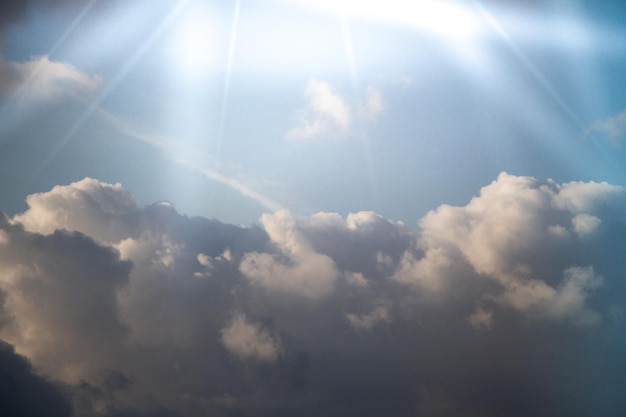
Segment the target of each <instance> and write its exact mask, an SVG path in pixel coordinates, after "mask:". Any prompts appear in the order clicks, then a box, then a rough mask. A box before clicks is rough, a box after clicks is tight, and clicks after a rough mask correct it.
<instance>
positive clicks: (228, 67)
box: [215, 0, 241, 169]
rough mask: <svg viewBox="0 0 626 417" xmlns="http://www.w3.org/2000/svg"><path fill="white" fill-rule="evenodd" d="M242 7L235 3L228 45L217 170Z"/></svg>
mask: <svg viewBox="0 0 626 417" xmlns="http://www.w3.org/2000/svg"><path fill="white" fill-rule="evenodd" d="M240 7H241V1H240V0H237V1H236V2H235V11H234V13H233V21H232V24H231V31H230V43H229V45H228V62H227V64H226V80H225V81H224V89H223V91H222V105H221V109H220V120H219V126H218V131H217V142H216V150H215V163H216V169H219V164H220V155H221V152H222V141H223V139H224V126H225V123H226V113H227V111H228V97H229V95H230V79H231V77H232V72H233V60H234V57H235V50H236V47H237V29H238V26H239V14H240Z"/></svg>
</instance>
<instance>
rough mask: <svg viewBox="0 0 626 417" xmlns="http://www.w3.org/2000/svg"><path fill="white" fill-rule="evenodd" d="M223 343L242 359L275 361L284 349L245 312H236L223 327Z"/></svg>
mask: <svg viewBox="0 0 626 417" xmlns="http://www.w3.org/2000/svg"><path fill="white" fill-rule="evenodd" d="M221 340H222V343H223V344H224V347H225V348H226V349H227V350H228V351H229V352H230V353H232V354H233V355H235V356H237V357H238V358H240V359H257V360H261V361H267V362H273V361H275V360H276V359H277V358H278V356H279V355H280V353H281V351H282V347H281V345H280V343H279V342H278V341H277V340H276V338H274V337H272V336H271V335H270V333H269V332H268V331H266V330H264V329H262V328H261V326H260V325H259V324H257V323H251V322H249V321H248V319H247V318H246V316H245V315H244V314H241V313H239V314H235V316H234V317H233V318H232V320H231V321H230V322H229V323H228V325H227V326H226V327H224V328H223V329H222V338H221Z"/></svg>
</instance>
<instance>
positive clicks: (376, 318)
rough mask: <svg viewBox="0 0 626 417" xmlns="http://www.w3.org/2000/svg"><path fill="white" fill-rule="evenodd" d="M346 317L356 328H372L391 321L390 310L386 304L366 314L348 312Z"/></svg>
mask: <svg viewBox="0 0 626 417" xmlns="http://www.w3.org/2000/svg"><path fill="white" fill-rule="evenodd" d="M346 318H347V319H348V321H349V322H350V325H352V326H353V327H354V328H356V329H360V330H370V329H371V328H372V327H374V326H376V325H378V324H381V323H386V322H389V321H391V317H390V315H389V310H388V308H386V307H385V306H380V307H376V308H375V309H373V310H372V311H370V312H369V313H366V314H361V315H358V314H346Z"/></svg>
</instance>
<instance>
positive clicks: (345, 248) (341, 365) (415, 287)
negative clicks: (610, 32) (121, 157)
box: [0, 173, 626, 417]
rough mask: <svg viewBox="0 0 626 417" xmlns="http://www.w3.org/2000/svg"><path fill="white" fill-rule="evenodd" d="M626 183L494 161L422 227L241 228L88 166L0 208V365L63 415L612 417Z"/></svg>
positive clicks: (275, 220) (328, 221) (384, 222)
mask: <svg viewBox="0 0 626 417" xmlns="http://www.w3.org/2000/svg"><path fill="white" fill-rule="evenodd" d="M625 197H626V190H624V189H623V188H621V187H617V186H613V185H610V184H606V183H595V182H570V183H564V184H558V183H555V182H554V181H551V180H548V181H546V182H541V181H538V180H536V179H534V178H530V177H520V176H514V175H509V174H506V173H503V174H501V175H500V176H499V177H498V178H497V179H496V180H495V181H493V182H492V183H491V184H489V185H487V186H485V187H483V188H482V189H481V190H480V192H479V194H477V195H476V196H475V197H474V198H473V199H472V200H471V201H470V202H468V203H467V204H466V205H465V206H448V205H443V206H440V207H438V208H437V209H435V210H433V211H431V212H430V213H428V214H427V215H426V216H424V217H423V218H422V219H421V220H419V222H418V224H419V228H418V229H417V230H414V229H411V228H409V227H407V226H405V225H403V224H401V223H396V222H393V221H390V220H388V219H385V218H384V217H382V216H380V215H378V214H376V213H372V212H360V213H352V214H349V215H347V216H345V217H343V216H341V215H339V214H335V213H317V214H315V215H312V216H310V217H307V218H295V217H294V216H292V215H291V214H290V213H289V212H287V211H278V212H275V213H273V214H266V215H264V216H263V217H262V218H261V221H260V226H253V227H240V226H232V225H227V224H223V223H221V222H219V221H217V220H208V219H205V218H201V217H192V218H190V217H186V216H183V215H181V214H179V213H178V212H176V210H175V209H174V208H173V207H172V206H171V205H170V204H167V203H155V204H153V205H150V206H146V207H140V206H138V205H137V204H136V203H135V201H134V199H133V197H132V195H130V193H128V192H127V191H126V190H124V188H123V187H122V186H121V185H120V184H106V183H102V182H100V181H97V180H95V179H89V178H86V179H84V180H82V181H78V182H75V183H72V184H70V185H66V186H57V187H55V188H53V189H52V190H50V191H48V192H45V193H40V194H34V195H31V196H29V197H28V200H27V202H28V206H29V208H28V210H27V211H26V212H24V213H23V214H20V215H18V216H15V217H14V218H13V219H9V218H7V217H6V216H3V217H2V218H1V219H0V230H1V232H0V267H1V270H2V271H3V272H2V274H1V275H0V294H1V295H2V297H1V303H0V317H1V318H2V320H1V323H2V324H1V326H0V339H3V340H5V341H6V342H5V344H4V345H3V346H5V348H3V349H4V350H2V352H5V353H6V355H5V354H0V369H4V368H2V367H4V366H11V364H12V363H20V364H21V365H19V367H18V368H15V369H16V370H15V371H12V372H14V373H17V374H19V375H25V376H24V378H25V379H20V381H22V380H23V381H25V382H24V386H26V387H28V388H26V389H28V390H29V391H30V392H37V390H42V392H44V391H45V392H46V393H47V394H46V396H45V398H49V401H50V402H51V404H53V405H51V406H50V407H52V408H54V409H55V410H56V409H58V410H59V413H58V415H70V414H72V415H76V416H129V415H133V416H141V415H158V416H192V417H195V416H206V415H211V416H213V415H215V416H232V415H241V416H257V415H259V416H260V415H274V416H287V415H331V416H332V415H341V416H352V415H354V416H357V415H358V416H370V415H371V416H377V415H398V416H414V415H445V416H491V415H493V416H495V415H509V416H527V415H533V416H586V415H590V414H593V413H596V414H598V413H599V414H602V415H607V416H617V415H619V412H620V410H623V408H624V406H626V404H625V400H624V399H623V395H621V390H620V387H622V386H623V384H624V383H626V380H625V379H626V377H624V375H626V373H625V372H624V371H625V370H626V369H624V365H623V360H622V359H621V357H622V355H621V352H623V350H624V348H626V346H625V344H626V343H625V341H624V339H623V338H620V337H617V336H616V335H618V334H622V333H623V330H624V325H626V321H625V318H626V310H624V307H623V296H624V291H625V290H626V286H625V285H624V283H623V274H622V272H621V271H623V270H624V267H625V266H626V265H625V262H624V260H623V259H624V258H623V256H622V255H621V251H620V248H622V247H623V246H624V244H625V243H626V242H624V239H625V237H624V236H626V234H625V233H624V231H625V230H626V218H625V217H624V214H623V207H625V205H624V203H625V202H626V201H625ZM13 349H15V352H17V353H15V352H14V351H13ZM0 350H1V349H0ZM2 352H0V353H2ZM18 355H22V356H18ZM26 360H28V361H29V362H26ZM28 363H30V364H32V368H31V367H30V365H28ZM12 369H13V368H12ZM16 378H17V377H16ZM20 378H21V377H20ZM42 395H43V394H42ZM16 404H17V403H16ZM15 407H26V408H24V410H26V411H24V413H23V414H22V415H32V413H31V414H28V413H29V412H30V411H28V405H24V404H21V403H19V404H17V405H16V406H15ZM52 408H51V409H52Z"/></svg>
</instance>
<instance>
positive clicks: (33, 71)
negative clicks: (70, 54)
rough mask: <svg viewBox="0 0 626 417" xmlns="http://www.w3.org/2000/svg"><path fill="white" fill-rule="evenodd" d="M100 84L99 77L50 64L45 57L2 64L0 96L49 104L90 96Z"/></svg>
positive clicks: (69, 67) (62, 64)
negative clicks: (70, 97)
mask: <svg viewBox="0 0 626 417" xmlns="http://www.w3.org/2000/svg"><path fill="white" fill-rule="evenodd" d="M101 83H102V79H101V78H100V77H99V76H97V75H91V74H86V73H84V72H82V71H80V70H79V69H78V68H76V67H75V66H73V65H71V64H68V63H65V62H55V61H50V59H49V58H48V57H47V56H45V55H44V56H38V57H32V58H31V59H30V60H29V61H26V62H7V61H0V96H8V95H10V96H14V97H17V98H19V99H21V100H26V101H48V102H50V101H55V100H58V99H59V98H61V97H64V96H71V95H73V94H83V93H88V92H90V91H93V90H95V89H97V88H98V87H99V86H100V84H101Z"/></svg>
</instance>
